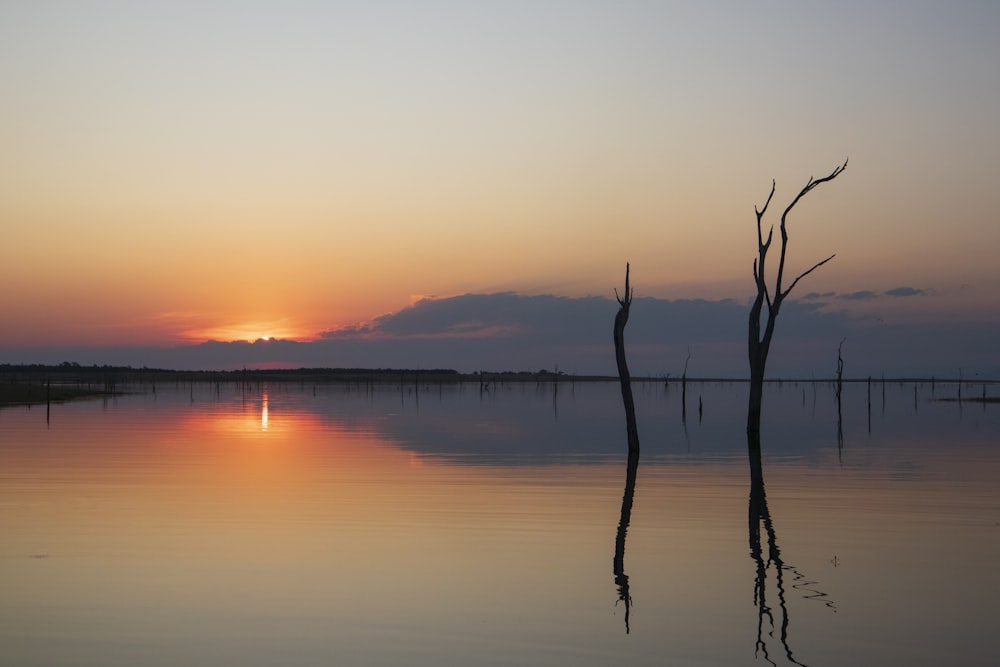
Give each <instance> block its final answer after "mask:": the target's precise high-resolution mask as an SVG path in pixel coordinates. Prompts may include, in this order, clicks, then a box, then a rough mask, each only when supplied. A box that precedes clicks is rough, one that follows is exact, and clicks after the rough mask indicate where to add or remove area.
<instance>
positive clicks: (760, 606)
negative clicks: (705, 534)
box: [747, 433, 836, 667]
mask: <svg viewBox="0 0 1000 667" xmlns="http://www.w3.org/2000/svg"><path fill="white" fill-rule="evenodd" d="M747 449H748V452H749V458H750V504H749V510H748V518H749V535H750V557H751V558H753V560H754V562H755V563H756V565H757V568H756V576H755V578H754V589H753V597H754V604H755V605H756V606H757V643H756V646H755V647H754V657H757V656H759V655H762V656H763V657H764V659H765V660H767V661H768V662H769V663H771V664H772V665H774V664H776V663H775V662H774V660H772V659H771V657H770V655H769V653H768V650H767V642H768V638H773V637H774V631H775V618H774V610H773V609H772V608H771V606H770V604H768V600H767V574H768V570H769V569H770V568H771V566H773V567H774V586H775V590H776V592H777V596H778V613H779V614H780V620H779V621H778V626H777V629H778V640H779V641H780V643H781V647H782V649H783V650H784V652H785V657H786V658H787V659H788V661H789V662H792V663H794V664H796V665H803V667H804V663H802V662H799V661H798V660H796V659H795V657H794V656H793V655H792V649H791V646H790V645H789V641H788V634H789V616H788V605H787V604H786V600H785V592H786V591H785V572H786V571H787V572H790V573H791V574H792V582H793V583H792V588H794V589H796V590H798V591H800V592H806V593H807V594H806V595H804V596H803V597H804V598H806V599H818V600H821V601H823V603H824V604H825V605H826V606H827V607H829V608H831V609H833V610H834V611H836V608H835V606H834V603H833V602H832V601H831V600H823V598H826V597H827V595H826V593H823V592H820V591H818V590H816V589H813V588H810V586H812V585H814V584H815V583H816V582H815V581H809V580H807V579H806V577H805V575H803V574H802V573H801V572H799V571H798V570H797V569H796V568H794V567H792V566H790V565H787V564H785V562H784V560H783V559H782V557H781V550H780V549H779V548H778V538H777V535H776V534H775V530H774V522H773V521H772V519H771V512H770V510H768V507H767V494H766V493H765V491H764V467H763V464H762V463H761V457H760V434H759V433H748V434H747ZM762 525H763V527H764V533H765V535H766V540H767V557H766V558H765V555H764V548H763V545H762V544H761V533H760V528H761V526H762ZM765 620H766V623H767V625H768V626H770V629H768V630H766V631H765V627H764V626H765Z"/></svg>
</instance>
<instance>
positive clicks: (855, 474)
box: [0, 382, 1000, 667]
mask: <svg viewBox="0 0 1000 667" xmlns="http://www.w3.org/2000/svg"><path fill="white" fill-rule="evenodd" d="M135 390H136V391H137V392H139V393H135V394H129V395H124V396H120V397H118V398H115V399H110V400H106V401H105V400H96V401H82V402H73V403H67V404H63V405H53V406H52V409H51V413H50V414H48V415H47V414H46V409H45V406H44V405H43V406H35V407H32V408H6V409H3V410H0V535H2V539H0V664H2V665H5V666H6V665H17V666H29V665H46V666H50V665H94V666H98V665H100V666H102V667H108V666H113V665H123V666H124V665H128V666H130V667H131V666H134V665H143V666H154V665H156V666H159V665H162V666H168V665H169V666H171V667H173V666H176V665H213V666H214V665H283V666H287V665H434V666H436V667H437V666H440V665H504V666H507V665H543V666H544V665H602V666H603V665H611V664H627V665H664V664H670V665H720V666H721V665H726V666H731V665H755V664H760V665H767V664H778V665H783V664H802V665H810V666H817V665H830V666H845V665H889V664H894V665H911V666H912V665H934V666H935V667H937V666H939V665H944V664H949V665H984V666H986V665H995V664H996V660H997V656H998V655H1000V632H997V622H998V618H1000V615H998V603H997V600H998V593H1000V404H987V405H984V404H982V403H979V404H970V403H965V404H959V403H954V402H950V403H949V402H941V401H936V400H934V399H935V398H942V397H947V396H954V395H955V393H956V386H955V385H942V384H938V385H937V386H936V387H932V386H931V385H930V384H918V385H914V384H900V383H893V384H888V385H887V386H886V387H885V391H884V393H883V389H882V386H881V385H879V384H876V385H873V387H872V389H871V399H870V408H869V393H868V388H867V387H866V386H865V385H864V384H849V385H847V386H846V387H845V392H844V396H843V405H842V422H841V429H840V433H839V434H838V418H837V404H836V400H835V396H834V388H833V386H832V385H830V384H815V385H814V384H810V383H802V384H796V383H784V384H781V385H771V386H769V387H768V388H767V390H766V394H765V403H764V417H763V419H764V428H763V433H762V451H763V455H762V457H761V458H760V460H759V463H760V465H759V466H756V465H752V464H754V462H753V461H752V459H751V458H750V457H748V453H747V452H748V450H747V440H746V433H745V414H746V413H745V410H746V398H747V387H746V385H744V384H729V383H707V384H689V385H688V388H687V410H686V419H682V414H683V411H682V405H681V389H680V386H679V385H678V384H671V385H670V386H669V387H665V386H664V384H663V383H662V382H659V383H650V384H637V385H636V387H635V391H636V402H637V413H638V425H639V436H640V440H641V444H642V454H641V459H640V461H639V464H638V467H637V469H636V471H635V472H636V475H635V478H634V479H635V485H634V489H632V488H627V485H626V478H627V475H626V472H627V465H626V462H627V455H626V454H627V446H626V437H625V417H624V411H623V408H622V402H621V396H620V393H619V389H618V386H617V384H613V383H593V384H591V383H570V382H565V383H560V384H559V385H558V386H553V385H552V384H545V383H543V384H535V383H526V384H512V385H496V386H491V387H490V388H489V390H488V391H486V392H481V391H480V387H479V386H478V385H477V384H465V385H444V386H438V385H423V386H420V387H415V386H412V385H411V386H402V387H401V386H398V385H397V386H391V385H385V386H376V387H374V388H367V387H365V386H363V385H362V386H352V387H347V386H338V385H317V386H313V385H311V384H270V385H265V384H262V385H254V386H253V387H249V388H247V387H242V386H240V385H236V384H233V385H225V384H224V385H221V386H216V385H212V384H195V385H193V386H192V385H187V384H183V385H169V386H157V387H156V390H155V393H154V392H153V390H152V387H149V386H146V387H136V388H135ZM966 391H967V393H969V394H973V395H975V394H976V393H980V394H981V391H982V389H981V385H980V386H979V388H978V389H977V388H971V387H970V388H967V389H966ZM994 391H996V388H994ZM699 401H700V402H701V405H702V412H701V414H700V415H699ZM751 469H755V470H756V471H757V472H756V474H755V475H754V476H753V480H752V476H751ZM752 481H753V483H752ZM765 490H766V493H765ZM627 491H628V492H630V493H626V492H627ZM632 491H634V494H633V493H631V492H632ZM623 501H631V507H630V508H629V507H628V502H625V503H624V505H625V507H623ZM629 509H630V512H629V511H628V510H629ZM623 510H625V511H623ZM623 517H624V518H626V519H627V526H625V525H621V522H622V519H623ZM625 528H627V531H626V530H625Z"/></svg>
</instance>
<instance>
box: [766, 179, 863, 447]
mask: <svg viewBox="0 0 1000 667" xmlns="http://www.w3.org/2000/svg"><path fill="white" fill-rule="evenodd" d="M846 168H847V161H846V160H845V161H844V164H842V165H840V166H838V167H837V168H835V169H834V170H833V171H832V172H830V174H829V175H827V176H824V177H823V178H819V179H813V178H812V177H810V178H809V181H808V182H807V183H806V185H805V187H803V188H802V190H800V191H799V193H798V194H797V195H796V196H795V199H793V200H792V202H791V203H790V204H789V205H788V206H787V207H786V208H785V210H784V212H783V213H782V214H781V225H780V227H779V230H780V232H781V255H780V257H779V258H778V271H777V276H776V277H775V280H774V290H773V292H772V291H770V290H769V289H768V285H767V281H766V280H765V275H764V263H765V260H766V259H767V252H768V250H770V248H771V239H772V237H773V235H774V226H773V225H772V226H771V228H770V229H769V230H768V232H767V240H765V239H764V233H763V231H762V229H761V221H762V220H763V218H764V214H765V213H766V212H767V207H768V206H769V205H770V203H771V199H772V198H773V197H774V190H775V185H776V183H775V181H773V180H772V181H771V193H770V194H769V195H768V196H767V201H765V202H764V207H763V208H761V209H760V210H757V207H756V206H755V207H754V213H756V214H757V258H756V259H754V262H753V277H754V282H755V283H756V284H757V297H756V298H755V299H754V302H753V305H752V306H751V308H750V321H749V325H750V326H749V332H748V350H747V352H748V356H749V360H750V404H749V410H748V411H747V432H748V433H759V432H760V407H761V399H762V397H763V394H764V368H765V366H766V364H767V355H768V352H770V350H771V340H772V338H773V337H774V324H775V322H776V321H777V319H778V313H779V312H780V311H781V304H782V303H784V301H785V297H787V296H788V294H789V292H791V291H792V289H793V288H794V287H795V285H797V284H798V282H799V281H800V280H802V279H803V278H805V277H806V276H807V275H809V274H810V273H812V272H813V271H815V270H816V269H818V268H819V267H821V266H823V265H824V264H826V263H827V262H829V261H830V260H831V259H833V258H834V255H830V256H829V257H827V258H826V259H824V260H823V261H821V262H817V263H815V264H813V265H812V266H811V267H810V268H809V269H807V270H806V271H803V272H802V273H800V274H799V275H798V276H797V277H796V278H795V280H793V281H792V282H791V284H790V285H789V286H788V287H787V288H784V289H782V279H783V278H784V272H785V255H786V251H787V248H788V230H787V227H786V222H787V218H788V214H789V213H791V211H792V209H793V208H795V205H796V204H798V203H799V200H800V199H802V198H803V197H804V196H806V195H807V194H808V193H809V192H811V191H812V190H813V188H815V187H817V186H818V185H820V184H822V183H826V182H827V181H832V180H833V179H835V178H836V177H837V176H839V175H840V174H841V172H843V171H844V169H846ZM765 305H766V306H767V319H766V321H765V323H764V332H763V335H762V334H761V315H762V314H763V310H764V306H765Z"/></svg>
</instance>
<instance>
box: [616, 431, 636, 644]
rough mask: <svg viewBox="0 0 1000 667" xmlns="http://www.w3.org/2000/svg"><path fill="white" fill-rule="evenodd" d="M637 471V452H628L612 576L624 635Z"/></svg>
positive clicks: (627, 622) (627, 611)
mask: <svg viewBox="0 0 1000 667" xmlns="http://www.w3.org/2000/svg"><path fill="white" fill-rule="evenodd" d="M638 471H639V450H638V449H635V450H630V451H629V455H628V467H627V468H626V472H625V492H624V493H623V494H622V511H621V516H620V518H619V520H618V532H617V533H616V534H615V557H614V561H613V562H614V566H613V570H614V575H615V586H617V587H618V601H619V602H621V603H622V604H623V605H624V607H625V634H628V633H629V630H630V628H629V613H630V612H631V609H632V595H631V593H630V592H629V587H628V575H627V574H625V536H626V535H627V534H628V525H629V521H631V519H632V499H633V498H634V497H635V478H636V473H637V472H638Z"/></svg>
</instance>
